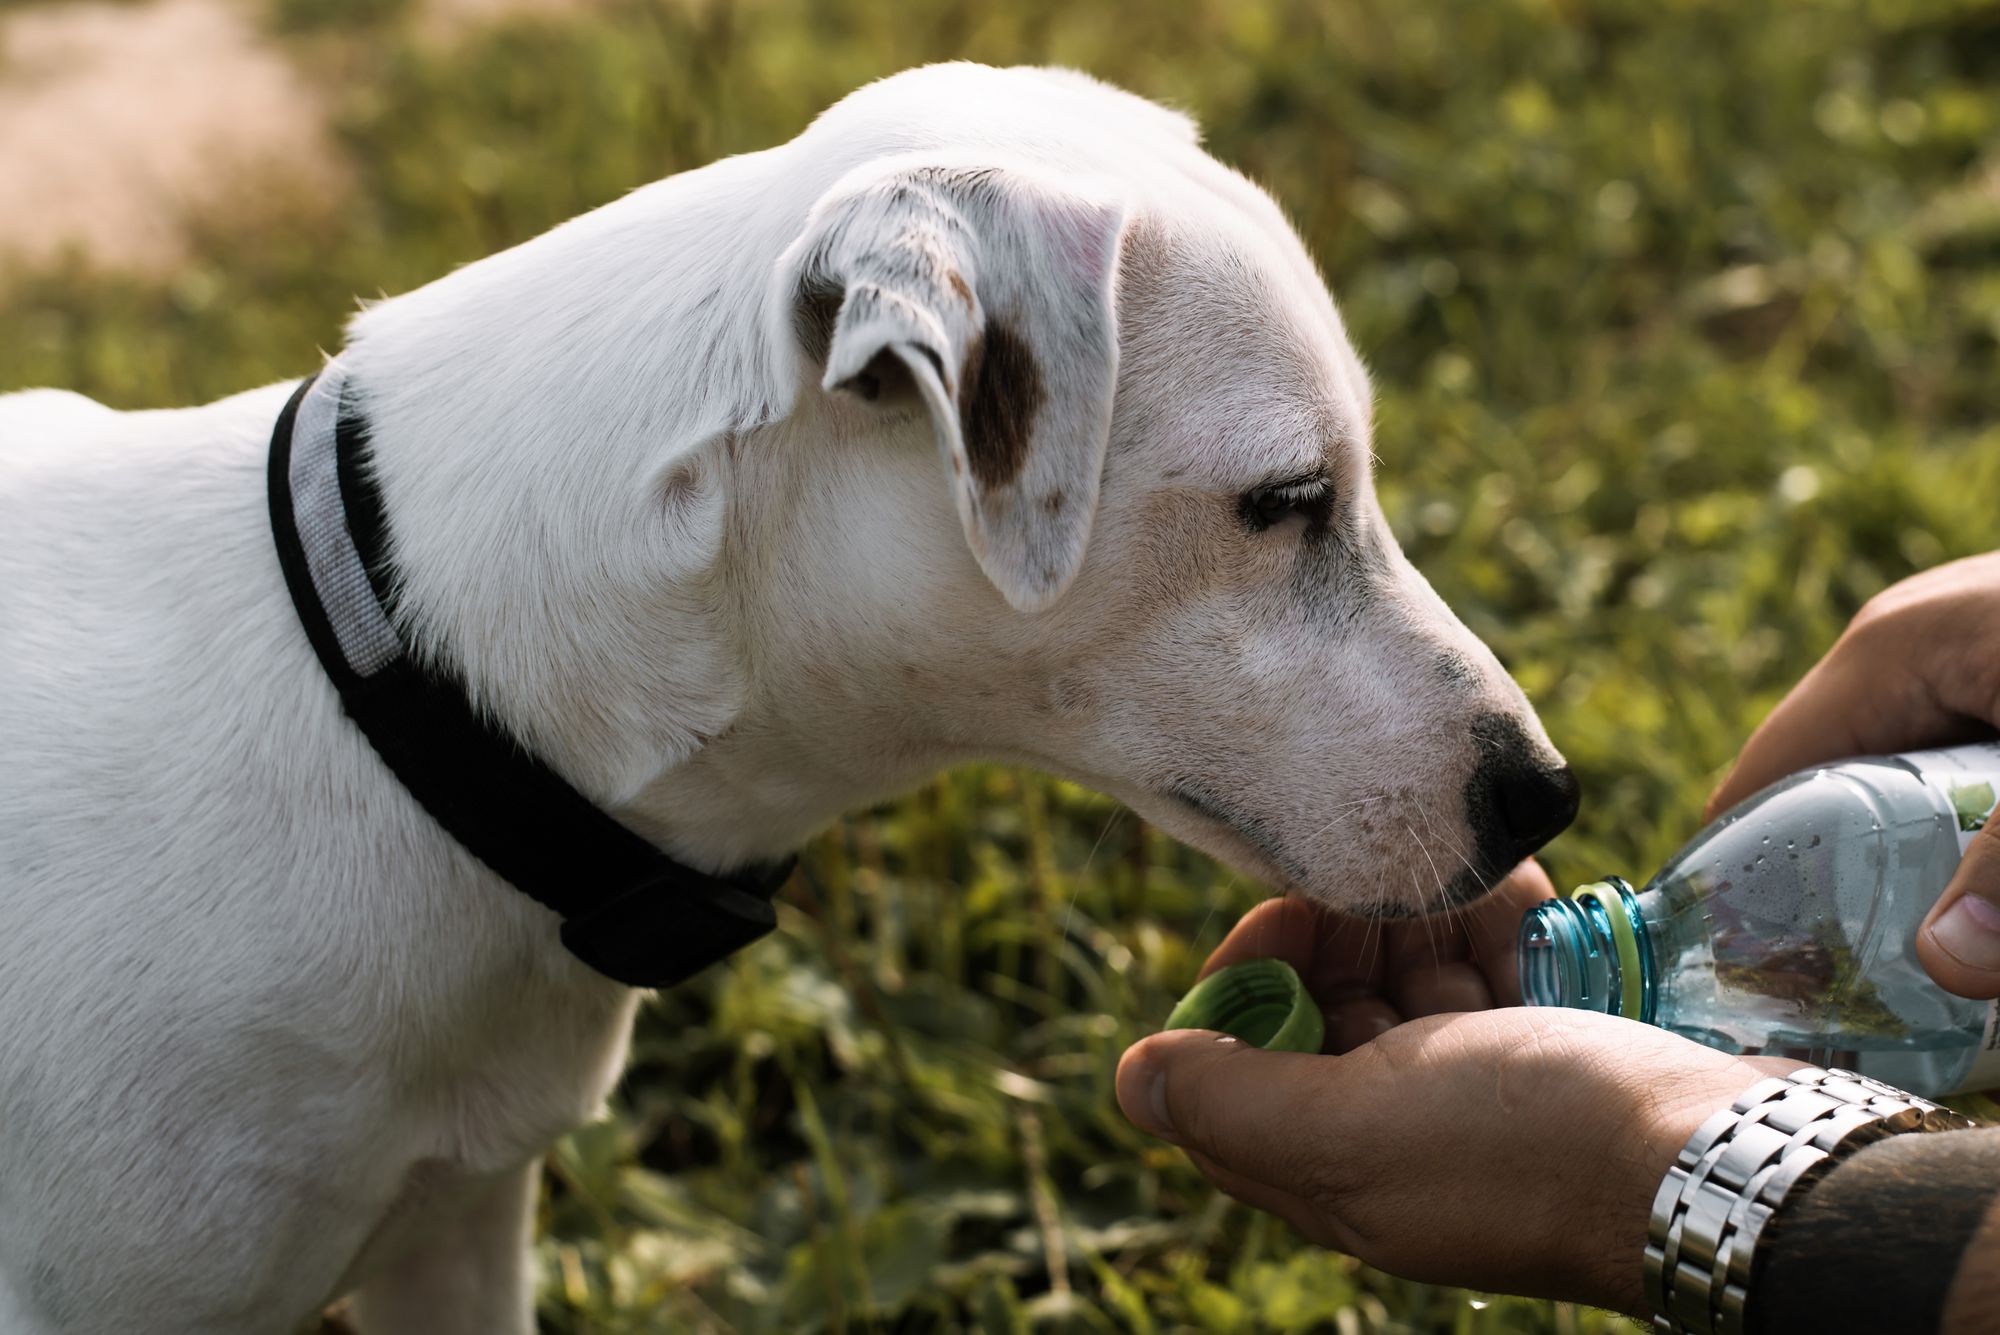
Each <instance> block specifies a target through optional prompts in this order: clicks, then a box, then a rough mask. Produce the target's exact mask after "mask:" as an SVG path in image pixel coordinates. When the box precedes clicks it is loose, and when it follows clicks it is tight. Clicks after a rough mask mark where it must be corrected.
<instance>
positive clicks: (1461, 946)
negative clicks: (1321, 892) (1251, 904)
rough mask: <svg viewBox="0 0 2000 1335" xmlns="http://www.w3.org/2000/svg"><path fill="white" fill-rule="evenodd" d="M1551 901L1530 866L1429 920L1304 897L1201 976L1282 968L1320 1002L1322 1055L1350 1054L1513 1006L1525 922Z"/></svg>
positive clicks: (1269, 909)
mask: <svg viewBox="0 0 2000 1335" xmlns="http://www.w3.org/2000/svg"><path fill="white" fill-rule="evenodd" d="M1554 894H1555V888H1554V887H1553V886H1552V885H1551V884H1550V883H1549V875H1548V873H1547V872H1545V871H1543V870H1542V868H1541V864H1540V863H1538V862H1535V861H1534V860H1532V859H1530V860H1529V861H1527V862H1523V863H1522V864H1521V865H1520V866H1519V867H1516V868H1515V869H1514V871H1513V872H1512V873H1511V874H1510V875H1508V877H1507V878H1506V879H1505V880H1503V881H1502V882H1500V884H1499V885H1497V886H1495V887H1494V888H1493V891H1492V892H1491V893H1490V894H1488V895H1487V896H1486V897H1485V898H1483V899H1481V900H1480V901H1479V902H1478V903H1477V904H1474V905H1472V906H1471V907H1470V908H1465V909H1459V910H1456V911H1454V912H1452V913H1449V914H1442V915H1439V916H1437V917H1433V918H1415V919H1410V920H1407V921H1392V922H1382V921H1378V920H1374V919H1366V918H1350V917H1346V916H1345V915H1342V914H1337V913H1333V912H1329V911H1327V910H1323V909H1320V908H1318V907H1316V906H1314V905H1312V904H1310V903H1308V902H1307V901H1305V900H1302V899H1271V900H1266V901H1265V902H1264V903H1262V904H1259V905H1258V906H1257V907H1256V908H1255V909H1253V910H1252V911H1251V912H1250V913H1248V914H1246V915H1245V916H1244V918H1243V920H1242V921H1241V922H1239V923H1237V924H1236V927H1235V930H1233V931H1231V932H1230V934H1229V936H1228V939H1226V940H1225V941H1223V943H1222V944H1221V945H1219V946H1217V947H1216V948H1215V952H1214V953H1213V954H1211V955H1210V956H1209V957H1208V961H1207V963H1205V964H1203V965H1202V966H1201V976H1202V977H1203V978H1206V977H1207V976H1208V975H1209V974H1211V973H1214V972H1215V971H1216V970H1217V969H1220V968H1222V967H1223V966H1224V965H1227V964H1235V963H1237V962H1238V961H1240V960H1246V959H1262V958H1271V959H1282V960H1284V961H1285V962H1286V963H1288V964H1290V965H1291V966H1292V967H1293V968H1294V969H1296V970H1298V974H1299V977H1300V979H1302V980H1303V981H1304V983H1305V985H1306V991H1307V992H1308V993H1310V994H1311V995H1312V997H1313V998H1314V999H1315V1000H1317V1001H1318V1002H1319V1003H1320V1011H1321V1013H1322V1015H1323V1016H1324V1017H1325V1019H1326V1048H1327V1051H1329V1052H1346V1051H1348V1050H1349V1049H1351V1048H1357V1047H1360V1046H1361V1045H1362V1044H1363V1043H1366V1042H1367V1041H1368V1040H1369V1039H1371V1038H1374V1037H1375V1036H1376V1035H1377V1034H1380V1033H1383V1032H1385V1031H1387V1030H1389V1029H1392V1028H1394V1027H1395V1026H1396V1025H1399V1024H1401V1023H1403V1022H1404V1021H1405V1020H1414V1019H1417V1018H1419V1017H1421V1016H1425V1015H1438V1014H1443V1013H1445V1012H1449V1011H1479V1010H1487V1009H1489V1008H1491V1007H1493V1006H1517V1005H1519V1004H1520V1002H1521V987H1520V982H1519V980H1518V978H1517V976H1516V973H1515V967H1514V955H1515V938H1516V937H1517V936H1518V935H1519V934H1520V930H1521V915H1522V914H1523V913H1525V912H1527V910H1528V909H1530V908H1532V907H1533V906H1535V905H1536V904H1539V903H1540V902H1541V901H1543V900H1544V899H1548V898H1550V897H1551V896H1553V895H1554Z"/></svg>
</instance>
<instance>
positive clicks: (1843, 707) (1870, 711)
mask: <svg viewBox="0 0 2000 1335" xmlns="http://www.w3.org/2000/svg"><path fill="white" fill-rule="evenodd" d="M1995 729H2000V552H1991V553H1988V554H1987V555H1985V556H1975V557H1970V558H1968V559H1966V560H1963V561H1954V562H1952V563H1951V564H1949V565H1942V566H1939V567H1938V568H1937V569H1935V570H1927V571H1925V572H1924V573H1923V574H1921V575H1915V576H1912V577H1911V578H1909V579H1906V580H1904V581H1903V582H1902V583H1900V584H1896V585H1893V586H1891V587H1890V588H1888V589H1885V590H1883V591H1882V592H1881V593H1879V594H1877V595H1876V596H1875V597H1874V598H1872V599H1870V600H1869V601H1868V604H1867V606H1865V607H1863V608H1862V609H1861V611H1860V612H1859V613H1858V614H1857V615H1856V616H1855V618H1854V621H1853V622H1852V624H1850V625H1849V626H1848V628H1847V630H1846V632H1845V633H1843V634H1842V635H1841V637H1840V639H1839V640H1838V641H1837V642H1836V643H1835V644H1834V646H1833V648H1832V649H1830V650H1828V651H1827V654H1826V657H1824V658H1822V659H1821V660H1820V661H1819V662H1818V663H1817V664H1815V665H1814V667H1813V669H1812V670H1811V671H1810V672H1808V673H1806V675H1805V676H1804V677H1803V678H1802V679H1801V680H1800V681H1799V684H1798V685H1797V686H1795V687H1793V688H1792V691H1791V693H1790V694H1789V695H1787V696H1786V697H1785V698H1784V699H1783V700H1781V701H1779V703H1778V707H1777V708H1776V709H1773V710H1772V711H1771V715H1770V717H1769V718H1767V719H1765V720H1764V723H1763V725H1762V726H1761V727H1759V728H1758V729H1757V731H1756V732H1755V733H1753V734H1752V735H1751V737H1750V740H1749V742H1748V743H1746V744H1745V745H1744V747H1743V754H1742V755H1741V756H1739V757H1738V758H1737V761H1736V767H1735V768H1734V769H1732V770H1731V771H1730V773H1729V776H1728V778H1726V779H1724V780H1723V783H1722V786H1721V787H1720V788H1718V789H1716V791H1715V795H1714V796H1713V797H1711V798H1710V799H1709V801H1708V814H1709V815H1710V816H1714V815H1716V814H1718V813H1720V812H1721V811H1723V810H1725V809H1726V808H1728V807H1731V806H1734V805H1735V804H1736V803H1738V802H1740V801H1742V800H1743V799H1744V798H1746V797H1748V796H1750V795H1751V794H1752V793H1754V792H1756V791H1757V790H1758V789H1760V788H1763V787H1764V786H1766V785H1767V784H1771V783H1774V782H1776V781H1777V780H1779V779H1781V778H1783V777H1785V776H1786V775H1788V774H1793V773H1796V772H1797V771H1799V770H1802V769H1805V768H1807V767H1809V766H1812V765H1817V764H1820V763H1822V762H1824V761H1828V760H1837V759H1841V758H1843V757H1846V756H1857V755H1882V754H1885V753H1889V752H1896V751H1917V750H1922V749H1924V748H1926V747H1934V746H1949V745H1951V744H1953V743H1956V742H1967V741H1976V740H1978V739H1980V738H1982V737H1990V736H1992V734H1993V732H1994V730H1995ZM1917 956H1918V958H1919V959H1921V960H1922V961H1923V963H1924V968H1925V969H1927V970H1929V972H1930V975H1931V977H1932V978H1933V979H1935V980H1936V982H1937V983H1938V985H1939V986H1940V987H1943V988H1944V989H1945V990H1946V991H1948V992H1955V993H1957V994H1958V995H1959V996H1962V997H1973V998H1978V999H1982V1000H1983V999H1985V998H1988V997H1995V996H2000V822H1988V824H1987V826H1986V828H1985V829H1984V830H1982V831H1981V832H1980V834H1979V836H1978V837H1977V838H1975V839H1974V840H1973V841H1972V846H1971V847H1970V848H1969V849H1967V850H1966V854H1965V858H1964V860H1963V861H1962V862H1960V863H1959V867H1958V872H1957V874H1956V875H1954V876H1953V877H1952V880H1951V884H1950V885H1949V886H1947V887H1946V889H1945V892H1944V894H1943V896H1942V897H1941V898H1940V899H1939V900H1938V902H1937V906H1936V907H1935V908H1933V909H1932V910H1931V912H1930V915H1929V916H1928V917H1926V918H1925V919H1924V923H1923V926H1922V927H1921V928H1920V929H1919V930H1918V933H1917Z"/></svg>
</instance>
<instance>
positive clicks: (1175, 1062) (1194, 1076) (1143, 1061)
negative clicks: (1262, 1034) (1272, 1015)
mask: <svg viewBox="0 0 2000 1335" xmlns="http://www.w3.org/2000/svg"><path fill="white" fill-rule="evenodd" d="M1342 1060H1343V1059H1342V1058H1339V1057H1326V1056H1320V1055H1318V1054H1313V1053H1304V1052H1266V1051H1264V1050H1263V1049H1262V1048H1258V1047H1254V1046H1252V1045H1251V1044H1248V1043H1245V1042H1243V1041H1242V1040H1240V1039H1236V1038H1231V1037H1230V1036H1229V1035H1227V1034H1216V1033H1210V1032H1208V1031H1206V1030H1201V1029H1174V1030H1169V1031H1168V1032H1166V1033H1164V1034H1155V1035H1153V1036H1152V1037H1151V1038H1146V1039H1141V1040H1140V1041H1139V1042H1137V1043H1135V1044H1133V1045H1132V1046H1131V1047H1130V1048H1129V1049H1127V1050H1126V1053H1125V1056H1124V1058H1123V1060H1121V1061H1120V1062H1119V1063H1118V1106H1119V1107H1120V1108H1122V1109H1124V1110H1125V1115H1126V1116H1127V1117H1128V1118H1130V1119H1131V1120H1132V1122H1133V1123H1134V1124H1135V1125H1136V1126H1138V1127H1139V1129H1140V1130H1142V1131H1147V1132H1150V1133H1151V1134H1153V1135H1156V1136H1158V1137H1160V1138H1161V1139H1162V1140H1169V1141H1172V1142H1173V1143H1174V1144H1176V1145H1179V1146H1181V1147H1182V1148H1184V1149H1187V1150H1191V1151H1194V1152H1195V1153H1198V1154H1201V1155H1204V1156H1205V1157H1207V1158H1209V1159H1211V1160H1214V1161H1215V1162H1216V1163H1218V1164H1220V1165H1222V1166H1223V1167H1225V1168H1227V1169H1229V1170H1231V1171H1232V1172H1235V1173H1238V1174H1241V1175H1243V1176H1245V1177H1249V1178H1254V1179H1256V1180H1257V1181H1260V1182H1267V1183H1283V1182H1291V1181H1296V1180H1297V1174H1296V1170H1297V1167H1298V1165H1296V1164H1293V1163H1290V1162H1289V1161H1288V1158H1287V1155H1288V1153H1295V1152H1296V1149H1297V1147H1298V1146H1299V1145H1300V1144H1301V1143H1302V1142H1311V1141H1314V1140H1315V1139H1316V1137H1310V1136H1304V1137H1302V1136H1301V1135H1300V1134H1299V1133H1300V1132H1301V1131H1302V1130H1305V1129H1307V1126H1308V1124H1309V1123H1311V1122H1323V1121H1325V1120H1326V1119H1327V1118H1328V1117H1329V1116H1331V1115H1333V1110H1334V1107H1335V1104H1334V1101H1333V1100H1331V1099H1328V1098H1324V1097H1319V1096H1318V1094H1317V1091H1321V1090H1324V1089H1325V1088H1326V1083H1327V1081H1328V1079H1329V1077H1330V1075H1331V1072H1332V1068H1333V1067H1334V1066H1335V1065H1337V1064H1339V1063H1340V1062H1341V1061H1342Z"/></svg>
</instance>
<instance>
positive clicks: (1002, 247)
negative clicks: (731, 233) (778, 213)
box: [0, 0, 1127, 612]
mask: <svg viewBox="0 0 2000 1335" xmlns="http://www.w3.org/2000/svg"><path fill="white" fill-rule="evenodd" d="M0 3H4V0H0ZM1126 215H1127V210H1126V206H1125V204H1124V202H1123V200H1122V199H1120V198H1118V197H1117V195H1116V194H1115V192H1112V191H1110V190H1108V189H1107V188H1106V185H1105V183H1103V182H1099V181H1094V180H1089V179H1080V178H1072V177H1057V176H1044V175H1041V174H1038V173H1032V172H1029V171H1027V170H1025V169H1017V168H1014V167H1008V168H998V167H993V166H990V165H986V164H983V163H972V162H967V163H958V162H952V163H949V164H932V163H926V164H923V165H912V164H908V163H895V164H885V165H884V166H883V167H882V168H881V169H880V170H879V171H871V172H867V173H862V174H859V175H857V176H855V177H854V178H853V179H851V180H846V181H843V182H842V183H841V184H839V185H838V186H836V187H835V188H834V189H833V190H831V191H829V192H828V194H827V195H826V196H825V197H823V198H822V199H821V200H820V201H819V202H818V203H816V204H815V205H814V206H813V210H812V213H811V214H810V215H809V216H808V218H807V222H806V228H805V230H804V231H803V232H802V233H801V234H800V235H799V237H798V238H797V239H796V240H794V241H793V243H792V244H791V246H790V247H788V248H787V250H786V252H785V254H784V256H782V257H781V258H780V260H779V267H778V273H777V275H776V277H775V281H774V287H775V290H776V291H777V292H778V293H779V294H780V304H779V305H778V306H777V307H775V308H774V312H773V313H774V315H775V314H781V313H783V312H785V311H786V309H787V307H792V308H796V309H794V310H793V311H792V312H791V314H790V316H789V318H790V319H791V320H792V322H793V325H794V328H793V329H792V330H789V331H785V332H788V333H791V334H792V335H793V337H792V338H790V339H784V340H782V341H780V342H779V343H777V344H776V346H778V347H781V348H783V347H788V346H789V347H798V348H801V349H803V350H804V351H805V352H806V354H807V355H808V356H809V357H810V356H814V355H815V354H817V353H818V351H819V349H820V347H821V346H822V344H823V345H824V347H825V352H824V356H823V359H822V360H821V365H822V373H821V375H820V386H821V388H822V389H825V390H829V391H841V392H844V393H848V394H852V395H854V396H855V397H856V398H859V399H861V400H862V401H864V402H875V403H878V404H880V405H881V406H882V407H883V408H884V409H892V410H897V411H900V410H902V409H903V408H905V407H906V406H907V404H908V401H909V398H910V396H911V392H913V393H914V397H915V398H916V399H917V400H920V401H921V402H922V404H923V406H924V408H925V409H926V411H927V413H928V415H929V418H930V421H931V425H932V428H933V431H934V433H935V436H936V443H937V447H938V451H939V453H940V455H941V456H942V457H943V459H944V461H945V464H946V466H947V468H948V469H949V470H950V480H951V492H952V501H953V505H954V508H955V509H956V510H957V511H958V516H959V520H960V522H961V523H962V525H963V526H964V529H965V537H966V543H967V545H968V546H969V547H970V549H971V552H972V555H973V557H974V559H976V560H977V561H978V563H979V567H980V569H981V570H982V571H984V572H985V574H986V576H987V578H988V579H989V580H991V581H992V582H993V585H994V587H995V588H997V589H998V590H999V591H1000V592H1001V594H1002V595H1004V596H1005V597H1006V599H1007V601H1008V602H1009V603H1010V604H1011V605H1012V606H1013V607H1014V608H1016V609H1017V610H1019V611H1023V612H1038V611H1040V610H1042V609H1043V608H1045V607H1047V606H1049V605H1050V604H1051V603H1053V602H1054V601H1055V600H1056V599H1057V598H1058V597H1060V596H1061V594H1062V592H1063V589H1064V588H1065V587H1066V586H1067V585H1068V583H1069V581H1070V580H1071V578H1072V577H1074V575H1075V574H1076V572H1077V569H1078V567H1079V566H1080V565H1081V564H1082V561H1083V554H1084V549H1085V545H1086V543H1087V541H1088V539H1089V535H1090V529H1091V524H1092V521H1093V519H1094V517H1095V514H1096V509H1097V495H1098V487H1099V483H1100V481H1101V479H1102V476H1103V472H1104V456H1105V450H1106V448H1107V445H1108V442H1109V438H1110V430H1111V408H1112V396H1113V390H1114V386H1115V385H1116V382H1117V367H1118V325H1117V305H1116V303H1117V265H1118V250H1119V244H1120V238H1121V237H1122V236H1123V234H1124V229H1125V223H1126ZM831 292H838V293H840V300H839V302H838V303H834V302H831V301H829V300H827V299H826V298H827V296H829V295H830V293H831ZM829 313H831V317H832V318H831V329H830V331H829V330H828V327H827V325H828V315H829Z"/></svg>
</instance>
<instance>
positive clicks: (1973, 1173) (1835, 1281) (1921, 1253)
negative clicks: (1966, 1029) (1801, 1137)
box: [1746, 1128, 2000, 1335]
mask: <svg viewBox="0 0 2000 1335" xmlns="http://www.w3.org/2000/svg"><path fill="white" fill-rule="evenodd" d="M1996 1191H2000V1128H1982V1129H1980V1130H1977V1131H1955V1132H1948V1133H1945V1134H1942V1135H1929V1136H1892V1137H1890V1138H1888V1139H1886V1140H1883V1141H1880V1142H1878V1143H1877V1144H1874V1145H1871V1146H1869V1147H1868V1148H1867V1149H1864V1150H1862V1151H1860V1152H1859V1153H1857V1154H1855V1155H1854V1156H1853V1157H1852V1158H1850V1159H1847V1160H1846V1161H1844V1162H1843V1163H1841V1164H1840V1165H1839V1166H1838V1167H1837V1168H1835V1169H1834V1171H1833V1172H1832V1173H1830V1174H1828V1175H1827V1177H1826V1178H1825V1179H1824V1180H1823V1181H1821V1182H1820V1183H1819V1184H1818V1185H1816V1186H1814V1187H1813V1188H1812V1189H1811V1190H1810V1191H1808V1192H1807V1193H1806V1194H1805V1195H1804V1196H1803V1197H1801V1198H1799V1199H1798V1200H1795V1201H1792V1202H1788V1203H1787V1206H1786V1208H1785V1209H1784V1210H1783V1211H1782V1212H1780V1214H1779V1215H1778V1217H1777V1219H1776V1220H1774V1221H1773V1228H1772V1230H1771V1232H1770V1233H1769V1234H1768V1235H1767V1237H1766V1239H1765V1243H1764V1245H1765V1247H1767V1248H1768V1251H1766V1253H1765V1255H1764V1257H1763V1258H1762V1262H1761V1266H1760V1269H1759V1272H1758V1274H1757V1276H1756V1278H1755V1280H1754V1281H1753V1284H1752V1288H1751V1298H1750V1302H1749V1304H1748V1306H1747V1309H1746V1315H1747V1317H1748V1318H1749V1323H1750V1329H1751V1331H1752V1332H1753V1335H1783V1333H1784V1332H1789V1331H1802V1330H1811V1331H1819V1332H1825V1335H1841V1333H1842V1332H1848V1331H1855V1332H1860V1331H1868V1332H1876V1331H1887V1330H1897V1331H1912V1332H1922V1331H1942V1332H1944V1335H1993V1332H1995V1331H1996V1330H2000V1227H1988V1226H1987V1225H1988V1222H1989V1216H1992V1215H1993V1214H1994V1205H1995V1192H1996Z"/></svg>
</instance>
